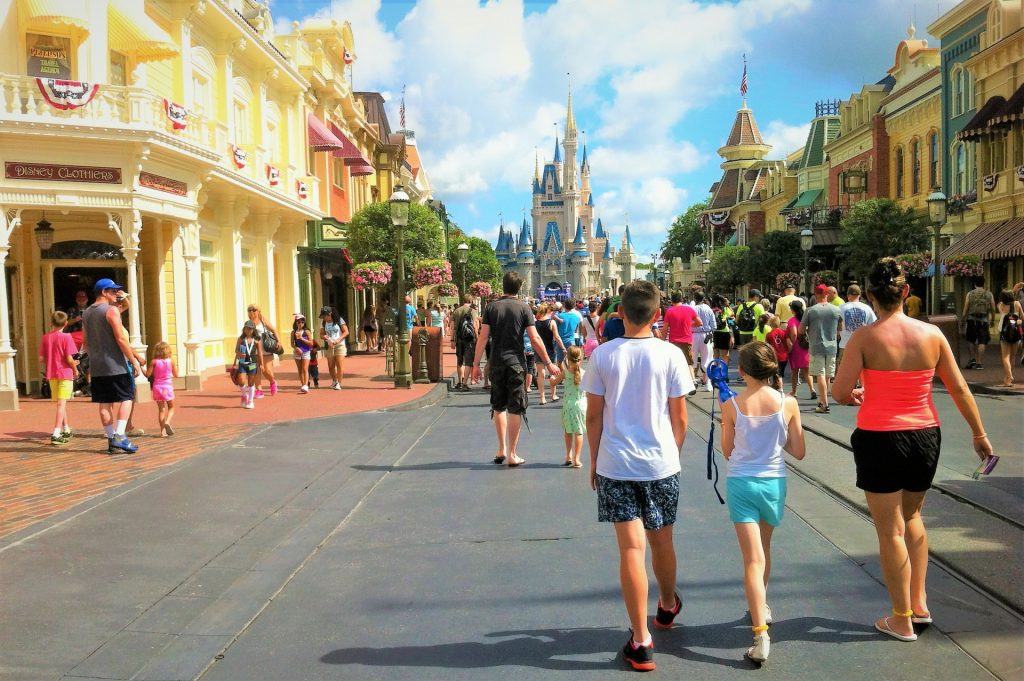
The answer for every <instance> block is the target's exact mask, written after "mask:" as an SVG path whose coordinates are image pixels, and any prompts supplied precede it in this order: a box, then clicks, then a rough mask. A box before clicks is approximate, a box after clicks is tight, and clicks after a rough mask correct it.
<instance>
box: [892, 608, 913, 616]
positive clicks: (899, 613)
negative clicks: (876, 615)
mask: <svg viewBox="0 0 1024 681" xmlns="http://www.w3.org/2000/svg"><path fill="white" fill-rule="evenodd" d="M892 614H894V615H896V616H897V617H913V616H914V611H913V610H907V611H906V612H900V611H899V610H897V609H896V608H893V609H892Z"/></svg>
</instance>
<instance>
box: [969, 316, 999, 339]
mask: <svg viewBox="0 0 1024 681" xmlns="http://www.w3.org/2000/svg"><path fill="white" fill-rule="evenodd" d="M964 335H965V337H966V338H967V342H968V343H971V344H977V345H988V344H989V342H990V341H991V340H992V336H991V335H990V334H989V331H988V318H977V317H968V318H967V329H966V331H965V334H964Z"/></svg>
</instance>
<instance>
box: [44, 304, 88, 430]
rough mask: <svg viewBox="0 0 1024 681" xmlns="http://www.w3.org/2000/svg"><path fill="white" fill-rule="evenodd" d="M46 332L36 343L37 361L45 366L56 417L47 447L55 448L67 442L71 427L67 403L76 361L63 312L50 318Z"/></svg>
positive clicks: (66, 319)
mask: <svg viewBox="0 0 1024 681" xmlns="http://www.w3.org/2000/svg"><path fill="white" fill-rule="evenodd" d="M50 324H51V325H50V332H49V333H47V334H44V335H43V338H42V340H41V341H39V359H40V361H41V362H42V363H43V366H44V367H46V380H47V381H49V383H50V399H52V400H53V401H54V402H56V403H57V414H56V416H55V417H54V421H53V434H52V435H50V444H51V445H53V446H55V447H59V446H61V445H66V444H67V443H69V442H71V435H72V431H71V426H69V425H68V408H67V404H68V400H70V399H71V395H72V390H73V388H74V381H75V375H76V374H77V373H78V360H76V359H75V358H74V355H75V353H77V352H78V348H77V347H76V346H75V341H74V339H73V338H72V337H71V334H68V333H64V327H66V326H67V324H68V315H67V313H66V312H62V311H61V310H57V311H56V312H54V313H53V315H52V316H51V317H50Z"/></svg>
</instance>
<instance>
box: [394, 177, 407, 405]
mask: <svg viewBox="0 0 1024 681" xmlns="http://www.w3.org/2000/svg"><path fill="white" fill-rule="evenodd" d="M388 204H389V205H390V207H391V224H393V225H394V226H395V241H396V242H397V245H398V263H397V265H398V273H397V274H396V276H395V282H396V283H395V307H397V308H398V342H397V343H395V352H396V353H397V355H398V356H397V357H395V367H396V369H395V387H396V388H411V387H412V368H411V367H410V366H409V328H408V325H407V324H406V319H405V315H406V309H405V253H404V243H403V240H404V236H405V234H404V232H405V226H406V225H408V224H409V195H408V194H406V193H405V191H404V190H403V189H402V186H401V185H398V186H397V187H395V191H394V193H393V194H391V198H389V199H388Z"/></svg>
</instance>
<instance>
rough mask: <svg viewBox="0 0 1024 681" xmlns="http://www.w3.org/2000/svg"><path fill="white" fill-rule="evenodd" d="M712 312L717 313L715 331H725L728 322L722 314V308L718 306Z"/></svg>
mask: <svg viewBox="0 0 1024 681" xmlns="http://www.w3.org/2000/svg"><path fill="white" fill-rule="evenodd" d="M712 312H714V313H715V331H725V330H726V327H727V324H728V323H727V322H726V321H725V317H724V316H723V315H722V309H721V308H718V307H716V308H715V309H714V310H712Z"/></svg>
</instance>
